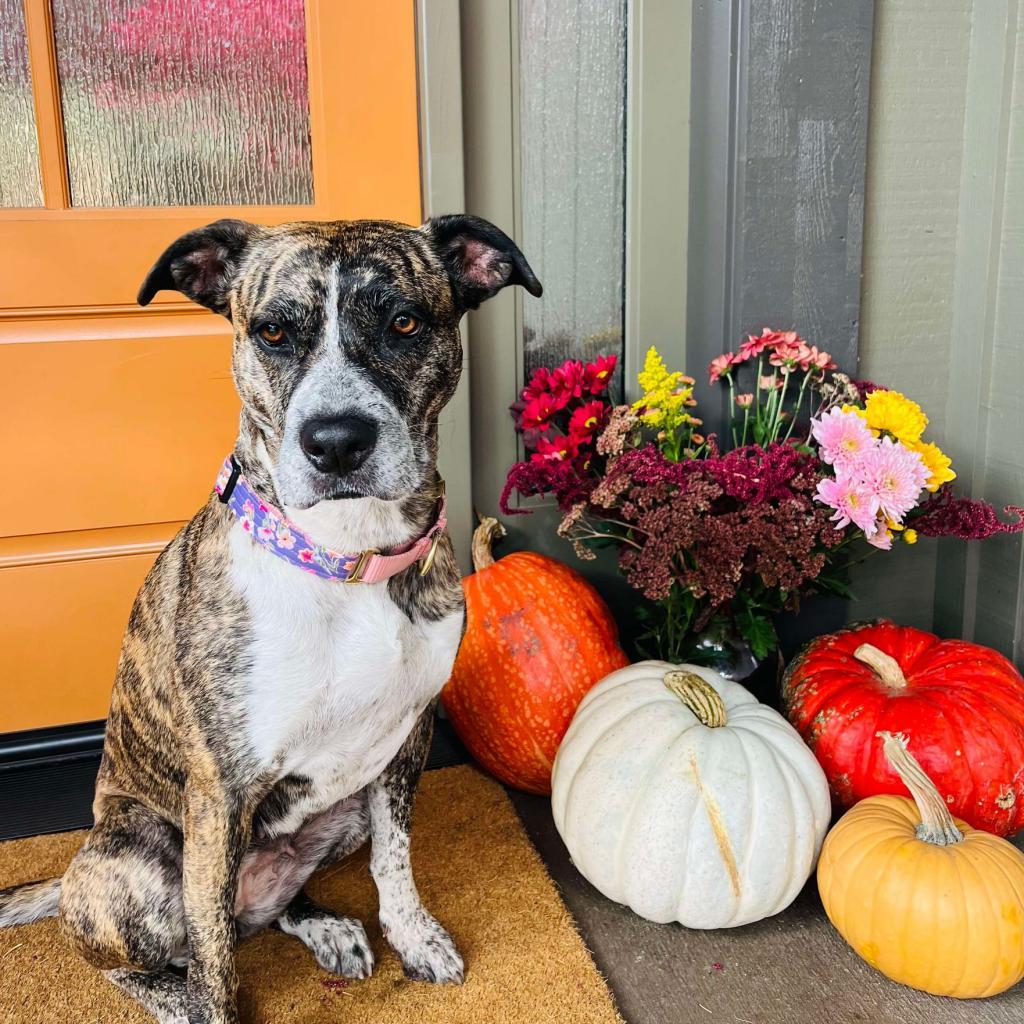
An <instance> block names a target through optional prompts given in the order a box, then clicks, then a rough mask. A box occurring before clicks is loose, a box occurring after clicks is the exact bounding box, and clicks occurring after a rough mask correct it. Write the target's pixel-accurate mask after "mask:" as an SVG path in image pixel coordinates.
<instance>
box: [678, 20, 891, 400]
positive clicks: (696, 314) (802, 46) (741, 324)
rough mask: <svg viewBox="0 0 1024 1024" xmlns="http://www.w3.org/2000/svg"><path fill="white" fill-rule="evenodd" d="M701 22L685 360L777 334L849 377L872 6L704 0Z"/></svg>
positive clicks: (698, 361)
mask: <svg viewBox="0 0 1024 1024" xmlns="http://www.w3.org/2000/svg"><path fill="white" fill-rule="evenodd" d="M693 17H694V24H693V57H692V107H691V114H692V122H691V168H690V173H691V178H690V182H691V187H690V244H689V260H688V268H689V269H688V276H689V312H688V318H687V319H688V323H687V363H688V365H689V366H690V367H698V368H700V367H702V366H703V365H705V364H706V363H707V361H708V360H710V359H711V358H712V357H713V356H714V355H716V354H717V353H719V352H723V351H727V350H729V349H733V348H734V347H735V345H736V343H737V342H738V340H739V339H740V338H741V337H742V336H743V335H744V334H746V333H748V332H759V331H760V329H761V328H762V327H763V326H771V327H776V328H780V329H789V328H793V329H796V330H798V331H799V332H800V333H801V334H802V335H803V336H804V337H805V338H807V339H808V340H809V341H810V342H812V343H814V344H817V345H818V346H819V347H822V348H827V349H828V350H829V351H830V352H832V353H833V354H834V355H835V356H836V358H837V360H838V361H839V362H840V364H841V365H842V366H844V367H845V368H847V369H849V370H851V371H853V370H855V368H856V361H857V332H858V311H859V306H860V278H861V240H862V229H863V220H864V174H865V166H866V157H867V115H868V90H869V84H870V74H871V33H872V23H873V19H874V3H873V0H696V2H695V3H694V9H693ZM691 372H692V370H691ZM699 387H700V389H701V391H700V392H699V394H698V398H700V399H701V400H702V404H705V408H708V407H709V406H707V405H706V403H707V402H708V401H709V400H711V401H713V400H714V399H713V398H711V393H710V392H709V391H708V390H706V389H707V383H706V378H702V381H701V382H699ZM719 394H720V393H719ZM719 401H720V398H719Z"/></svg>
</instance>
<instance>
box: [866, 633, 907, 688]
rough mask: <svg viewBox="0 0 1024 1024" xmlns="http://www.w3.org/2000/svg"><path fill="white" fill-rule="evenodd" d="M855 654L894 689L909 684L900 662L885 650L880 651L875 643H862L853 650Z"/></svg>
mask: <svg viewBox="0 0 1024 1024" xmlns="http://www.w3.org/2000/svg"><path fill="white" fill-rule="evenodd" d="M853 656H854V657H855V658H856V659H857V660H858V661H862V662H863V663H864V664H865V665H867V666H868V668H870V669H871V670H872V671H873V672H874V673H875V675H876V676H878V678H879V679H881V680H882V682H883V683H885V685H886V686H891V687H892V688H893V689H894V690H903V689H906V686H907V677H906V676H905V675H904V674H903V669H901V668H900V663H899V662H898V661H897V660H896V659H895V658H894V657H892V655H890V654H886V653H885V651H880V650H879V649H878V648H877V647H875V646H874V644H861V645H860V647H858V648H857V650H855V651H854V652H853Z"/></svg>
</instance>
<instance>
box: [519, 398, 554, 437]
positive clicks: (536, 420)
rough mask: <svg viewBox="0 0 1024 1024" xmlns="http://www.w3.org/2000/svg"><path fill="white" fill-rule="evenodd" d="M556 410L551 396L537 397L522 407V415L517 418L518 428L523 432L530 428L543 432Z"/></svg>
mask: <svg viewBox="0 0 1024 1024" xmlns="http://www.w3.org/2000/svg"><path fill="white" fill-rule="evenodd" d="M558 408H559V407H558V406H557V405H555V400H554V398H552V397H551V395H549V394H542V395H538V396H537V397H536V398H534V399H531V400H530V401H528V402H527V403H526V405H525V406H524V408H523V412H522V415H521V416H520V418H519V426H520V428H521V429H523V430H528V429H530V428H533V429H535V430H543V429H544V428H545V427H547V425H548V422H549V421H550V420H551V417H552V416H554V415H555V413H557V412H558Z"/></svg>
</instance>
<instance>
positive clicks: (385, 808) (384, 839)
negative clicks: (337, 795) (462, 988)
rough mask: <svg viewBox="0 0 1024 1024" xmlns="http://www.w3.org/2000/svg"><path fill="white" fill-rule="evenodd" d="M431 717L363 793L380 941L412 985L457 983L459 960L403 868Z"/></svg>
mask: <svg viewBox="0 0 1024 1024" xmlns="http://www.w3.org/2000/svg"><path fill="white" fill-rule="evenodd" d="M433 713H434V709H433V706H431V707H429V708H428V709H427V710H426V711H425V712H424V713H423V715H422V716H421V717H420V719H419V721H418V722H417V723H416V725H415V727H414V728H413V731H412V732H411V733H410V734H409V738H408V739H407V740H406V741H405V744H404V745H403V747H402V749H401V750H400V751H399V752H398V755H397V756H396V757H395V759H394V760H393V761H392V762H391V764H390V765H388V767H387V768H386V769H385V770H384V772H383V774H382V775H381V776H380V778H378V779H377V780H376V781H375V782H373V783H372V784H371V785H370V786H369V788H368V790H367V795H368V798H369V805H370V842H371V844H372V845H371V850H370V873H371V874H372V875H373V880H374V882H376V883H377V891H378V893H379V894H380V923H381V927H382V928H383V929H384V936H385V937H386V938H387V940H388V942H389V943H390V944H391V946H392V948H393V949H394V950H395V952H396V953H397V954H398V956H399V957H400V958H401V961H402V967H403V968H404V970H405V973H406V975H407V976H408V977H410V978H413V979H414V980H417V981H434V982H457V983H461V982H462V979H463V974H464V968H463V964H462V957H461V956H459V951H458V950H457V949H456V948H455V943H454V942H453V941H452V938H451V936H450V935H449V934H448V933H447V932H446V931H445V930H444V928H443V927H442V926H441V925H440V924H439V923H438V922H437V921H436V920H435V919H434V918H433V917H432V916H431V915H430V914H429V913H427V911H426V910H425V909H424V907H423V904H422V903H421V902H420V897H419V893H418V892H417V891H416V883H415V882H414V881H413V877H412V865H411V864H410V863H409V828H410V824H411V818H412V804H413V797H414V795H415V792H416V783H417V782H418V781H419V777H420V773H421V772H422V770H423V762H424V761H425V759H426V755H427V750H428V749H429V747H430V736H431V733H432V731H433Z"/></svg>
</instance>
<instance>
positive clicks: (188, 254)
mask: <svg viewBox="0 0 1024 1024" xmlns="http://www.w3.org/2000/svg"><path fill="white" fill-rule="evenodd" d="M261 230H262V229H261V228H258V227H257V226H256V225H255V224H250V223H248V221H244V220H219V221H217V222H216V223H214V224H208V225H207V226H206V227H205V228H197V229H196V230H195V231H190V232H189V233H188V234H187V235H182V236H181V238H179V239H178V240H177V241H176V242H172V243H171V244H170V245H169V246H168V247H167V249H166V250H165V251H164V254H163V255H162V256H161V257H160V259H158V260H157V261H156V263H155V264H154V266H153V269H152V270H151V271H150V272H149V274H148V275H147V276H146V280H145V281H143V282H142V287H141V288H140V289H139V296H138V303H139V305H140V306H148V305H149V303H150V302H151V301H152V299H153V296H154V295H156V293H157V292H159V291H163V290H164V289H165V288H166V289H168V290H170V291H177V292H181V293H182V295H187V296H188V297H189V298H190V299H191V300H192V301H193V302H198V303H199V305H200V306H206V308H207V309H212V310H213V311H214V312H215V313H221V314H223V315H224V316H227V317H230V312H231V311H230V309H229V308H228V307H229V304H228V293H229V292H230V291H231V286H232V284H233V283H234V276H235V272H236V271H237V270H238V266H239V264H240V263H241V262H242V257H243V256H244V255H245V250H246V249H247V248H248V247H249V245H250V243H251V242H252V240H253V239H254V238H255V237H256V236H257V235H258V234H259V233H260V231H261Z"/></svg>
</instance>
